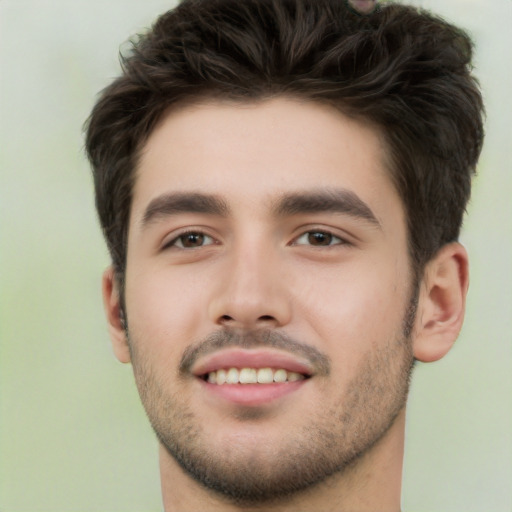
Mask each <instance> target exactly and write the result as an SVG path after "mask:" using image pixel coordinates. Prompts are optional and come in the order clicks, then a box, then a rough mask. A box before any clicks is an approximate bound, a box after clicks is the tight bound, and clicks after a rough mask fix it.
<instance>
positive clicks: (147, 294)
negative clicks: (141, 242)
mask: <svg viewBox="0 0 512 512" xmlns="http://www.w3.org/2000/svg"><path fill="white" fill-rule="evenodd" d="M169 274H170V272H158V273H156V272H148V273H147V274H143V273H139V274H138V275H136V276H133V277H132V279H131V280H127V283H126V309H127V315H128V322H129V324H128V326H129V329H130V332H131V335H132V337H133V338H134V339H136V340H137V343H139V344H141V343H143V344H144V345H145V346H149V345H151V349H152V350H151V352H153V353H155V354H157V357H158V355H162V354H164V353H166V354H168V355H169V354H170V353H174V352H176V353H178V354H181V352H182V351H183V348H184V346H186V345H187V344H189V343H190V342H193V341H196V339H197V338H198V337H199V336H201V335H202V336H204V335H205V334H207V333H202V332H201V326H202V325H204V315H205V309H206V308H205V307H204V301H202V300H201V296H202V294H204V293H205V285H204V282H201V281H200V280H199V279H194V278H193V277H192V276H187V278H186V279H185V278H184V277H183V276H181V275H180V274H179V273H175V274H174V275H169Z"/></svg>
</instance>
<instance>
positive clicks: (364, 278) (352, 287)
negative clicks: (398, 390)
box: [297, 262, 408, 353]
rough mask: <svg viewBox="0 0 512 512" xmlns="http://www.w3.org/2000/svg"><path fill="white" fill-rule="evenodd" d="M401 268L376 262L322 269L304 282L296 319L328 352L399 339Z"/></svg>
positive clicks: (402, 307) (403, 290)
mask: <svg viewBox="0 0 512 512" xmlns="http://www.w3.org/2000/svg"><path fill="white" fill-rule="evenodd" d="M400 268H401V267H400V266H399V265H396V266H392V265H388V266H387V267H385V266H384V265H382V264H379V262H373V263H372V264H365V265H363V264H361V265H352V266H351V267H350V269H343V267H340V268H339V269H326V270H325V271H324V273H323V274H318V273H316V274H315V276H314V279H311V280H310V281H308V280H307V279H306V280H305V279H304V276H307V273H302V276H301V279H302V283H303V284H302V287H301V292H300V294H298V297H297V305H298V307H299V308H300V313H299V315H300V316H302V317H303V318H305V319H307V323H308V324H309V325H310V326H311V327H312V328H313V330H314V331H315V334H316V335H317V336H318V338H320V339H321V340H325V341H329V342H330V343H332V344H333V345H334V347H333V349H335V350H338V349H343V350H346V351H350V352H351V353H352V352H354V351H360V352H361V353H363V352H365V351H366V350H368V349H369V348H370V347H371V346H372V345H373V344H378V343H383V342H386V341H388V340H390V339H392V338H394V337H396V336H399V335H401V327H402V321H403V316H404V310H405V307H406V304H407V297H408V295H407V282H408V280H407V279H406V277H405V276H404V275H403V272H402V271H401V270H400Z"/></svg>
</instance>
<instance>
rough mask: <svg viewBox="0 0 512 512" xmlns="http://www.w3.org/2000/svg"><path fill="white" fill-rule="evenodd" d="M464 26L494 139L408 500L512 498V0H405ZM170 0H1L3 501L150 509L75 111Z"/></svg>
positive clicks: (152, 447) (409, 475)
mask: <svg viewBox="0 0 512 512" xmlns="http://www.w3.org/2000/svg"><path fill="white" fill-rule="evenodd" d="M411 3H413V4H414V5H418V6H423V7H427V8H429V9H432V10H434V11H435V12H438V13H439V14H442V15H443V16H445V17H446V18H448V19H449V20H451V21H453V22H455V23H457V24H459V25H461V26H463V27H465V28H467V29H468V30H469V31H470V33H471V34H472V35H473V37H474V39H475V41H476V44H477V53H476V74H477V75H478V76H479V77H480V80H481V83H482V86H483V90H484V95H485V99H486V103H487V111H488V120H487V126H486V130H487V140H486V146H485V149H484V152H483V155H482V158H481V163H480V167H479V177H478V179H477V180H476V182H475V188H474V194H473V200H472V202H471V205H470V208H469V216H468V218H467V220H466V224H465V228H464V232H463V236H462V241H463V243H464V244H465V245H466V246H467V247H468V249H469V252H470V257H471V263H472V281H471V289H470V295H469V301H468V312H467V320H466V324H465V327H464V330H463V332H462V334H461V336H460V338H459V340H458V342H457V343H456V345H455V347H454V349H453V350H452V352H451V353H450V354H449V355H448V356H447V357H446V358H445V359H444V360H442V361H440V362H438V363H434V364H430V365H421V366H419V367H418V369H417V370H416V373H415V376H414V379H413V387H412V391H411V396H410V400H409V413H408V428H407V445H406V450H407V453H406V461H405V476H404V490H403V508H404V512H511V511H512V334H511V333H512V321H511V318H512V300H511V297H512V291H511V288H512V272H511V270H512V200H511V196H512V172H511V171H512V164H511V162H512V130H511V128H510V122H511V119H512V102H511V96H512V95H511V89H512V65H511V58H510V50H511V48H512V0H492V1H488V0H424V1H422V0H415V1H413V2H411ZM173 5H174V2H173V1H172V0H169V1H163V0H144V1H141V0H108V1H106V0H104V1H99V0H96V1H91V0H88V1H85V0H67V1H57V0H3V1H2V0H0V87H1V88H0V168H1V171H0V237H1V238H0V244H1V245H0V511H2V512H75V511H76V512H79V511H80V512H81V511H83V512H107V511H108V512H153V511H155V512H156V511H160V510H161V501H160V489H159V475H158V466H157V446H156V442H155V440H154V439H153V435H152V432H151V430H150V428H149V426H148V424H147V421H146V418H145V416H144V413H143V410H142V407H141V406H140V404H139V400H138V396H137V393H136V390H135V387H134V384H133V381H132V376H131V370H130V367H128V366H122V365H121V364H119V363H118V362H117V361H116V360H115V359H114V357H113V355H112V352H111V349H110V345H109V340H108V336H107V330H106V325H105V321H104V318H103V312H102V306H101V298H100V276H101V272H102V270H103V268H104V267H105V266H106V265H107V264H108V256H107V253H106V250H105V248H104V244H103V241H102V239H101V236H100V231H99V228H98V226H97V222H96V217H95V212H94V207H93V195H92V183H91V178H90V175H89V169H88V166H87V163H86V162H85V159H84V156H83V136H82V133H81V127H82V123H83V122H84V120H85V119H86V117H87V115H88V112H89V111H90V109H91V107H92V105H93V102H94V99H95V95H96V93H97V92H98V91H99V90H100V89H101V88H102V87H104V86H105V85H106V84H107V83H109V81H110V80H111V79H112V78H113V77H114V76H115V75H116V74H117V73H118V70H119V65H118V59H117V54H118V51H119V48H120V47H121V48H123V47H125V46H126V44H127V43H126V41H127V39H128V37H129V36H130V35H132V34H134V33H136V32H141V31H143V30H144V29H145V28H146V27H148V26H149V25H150V23H151V21H152V20H153V19H154V18H155V17H156V16H157V15H158V14H159V13H161V12H163V11H165V10H167V9H169V8H171V7H172V6H173Z"/></svg>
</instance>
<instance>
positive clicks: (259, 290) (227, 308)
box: [212, 236, 290, 328]
mask: <svg viewBox="0 0 512 512" xmlns="http://www.w3.org/2000/svg"><path fill="white" fill-rule="evenodd" d="M280 255H281V254H280V251H279V248H277V247H274V246H272V244H269V243H268V240H266V243H263V242H262V240H261V238H260V237H258V236H251V237H244V239H243V240H240V241H239V242H238V243H237V244H235V245H234V246H233V248H232V250H231V251H230V254H229V256H228V257H227V258H226V261H225V262H224V264H225V267H224V272H223V275H222V277H221V276H219V286H218V287H217V292H216V296H215V297H213V300H212V316H213V319H214V321H215V322H216V323H221V324H229V325H231V326H234V327H242V328H249V327H250V328H253V327H255V326H258V325H260V324H265V325H267V326H268V324H273V325H274V326H277V325H283V324H285V323H287V322H288V320H289V315H290V305H289V304H288V301H287V293H286V286H285V283H284V281H283V279H282V277H283V276H282V275H280V274H281V271H280V270H281V268H282V265H281V261H280Z"/></svg>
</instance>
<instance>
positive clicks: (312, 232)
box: [163, 229, 350, 250]
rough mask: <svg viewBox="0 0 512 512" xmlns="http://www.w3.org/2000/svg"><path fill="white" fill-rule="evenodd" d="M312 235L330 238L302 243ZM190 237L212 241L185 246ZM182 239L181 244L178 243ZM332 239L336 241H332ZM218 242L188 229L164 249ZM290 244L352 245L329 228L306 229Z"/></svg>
mask: <svg viewBox="0 0 512 512" xmlns="http://www.w3.org/2000/svg"><path fill="white" fill-rule="evenodd" d="M311 235H320V236H326V237H327V238H328V242H329V243H327V244H318V245H315V244H313V243H309V244H308V243H300V239H302V238H304V237H307V239H308V241H311V239H310V238H309V237H310V236H311ZM187 236H188V237H190V236H197V237H203V238H208V239H210V240H211V242H210V243H207V244H202V245H199V246H195V247H185V246H184V244H183V239H185V238H186V237H187ZM317 240H320V237H317ZM180 241H181V246H180V245H178V244H179V243H180ZM332 241H335V243H330V242H332ZM216 243H217V242H216V241H215V239H214V238H213V237H212V236H210V235H208V234H207V233H205V232H204V231H201V230H193V229H191V230H188V231H184V232H182V233H180V234H179V235H177V236H175V237H174V238H173V239H172V240H170V241H169V242H168V243H166V244H165V245H164V246H163V249H169V248H173V247H175V248H177V249H180V250H191V249H199V248H201V247H206V246H209V245H215V244H216ZM290 245H294V246H300V245H309V246H311V247H333V246H337V245H350V242H348V241H347V240H346V239H343V238H341V237H339V236H336V235H335V234H333V233H332V232H331V231H329V230H325V229H310V230H308V231H304V232H303V233H301V234H300V235H299V236H298V237H296V238H294V240H293V242H292V243H291V244H290Z"/></svg>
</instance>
